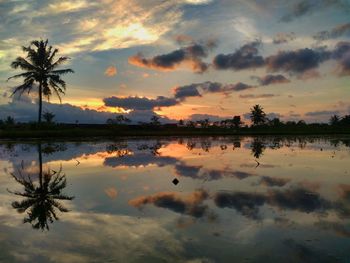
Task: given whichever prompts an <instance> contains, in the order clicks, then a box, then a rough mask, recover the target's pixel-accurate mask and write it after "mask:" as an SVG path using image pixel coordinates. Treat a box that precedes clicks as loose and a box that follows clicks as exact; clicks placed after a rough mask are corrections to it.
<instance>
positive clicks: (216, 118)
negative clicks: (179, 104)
mask: <svg viewBox="0 0 350 263" xmlns="http://www.w3.org/2000/svg"><path fill="white" fill-rule="evenodd" d="M228 118H232V117H231V116H218V115H211V114H200V113H196V114H191V115H190V116H189V117H188V119H189V120H191V121H199V120H204V119H208V120H210V121H222V120H225V119H228Z"/></svg>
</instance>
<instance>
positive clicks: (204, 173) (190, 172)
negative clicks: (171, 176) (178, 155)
mask: <svg viewBox="0 0 350 263" xmlns="http://www.w3.org/2000/svg"><path fill="white" fill-rule="evenodd" d="M175 172H176V174H177V175H178V176H184V177H190V178H192V179H201V180H206V181H212V180H219V179H222V178H237V179H239V180H243V179H245V178H247V177H251V176H256V175H255V174H252V173H248V172H244V171H229V170H227V169H225V170H214V169H204V168H203V167H202V166H194V165H187V164H184V163H180V164H177V165H175Z"/></svg>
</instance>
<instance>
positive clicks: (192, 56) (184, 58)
mask: <svg viewBox="0 0 350 263" xmlns="http://www.w3.org/2000/svg"><path fill="white" fill-rule="evenodd" d="M214 46H215V43H214V42H211V41H210V42H207V43H205V44H199V43H194V44H192V45H190V46H186V47H182V48H180V49H177V50H175V51H172V52H170V53H167V54H163V55H158V56H155V57H153V58H145V57H144V56H143V54H142V53H138V54H136V55H135V56H131V57H129V63H130V64H132V65H134V66H138V67H144V68H151V69H156V70H164V71H172V70H176V69H177V68H178V67H179V66H180V65H183V64H184V63H187V64H189V65H190V67H191V69H192V71H194V72H197V73H202V72H204V71H206V70H207V69H208V64H207V63H205V62H203V61H202V59H203V58H206V57H207V56H208V52H209V51H210V50H211V48H213V47H214Z"/></svg>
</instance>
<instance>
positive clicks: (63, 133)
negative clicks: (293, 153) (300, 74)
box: [0, 125, 350, 140]
mask: <svg viewBox="0 0 350 263" xmlns="http://www.w3.org/2000/svg"><path fill="white" fill-rule="evenodd" d="M344 135H350V127H332V126H320V127H312V126H305V127H253V128H252V127H251V128H245V127H244V128H240V129H234V128H212V127H210V128H188V127H177V128H174V127H172V128H168V127H143V126H135V127H128V126H107V125H101V126H100V127H98V126H96V125H77V126H73V125H69V126H67V125H57V126H56V125H55V126H41V127H29V126H28V125H21V126H18V127H10V128H5V129H0V140H9V139H10V140H11V139H16V140H27V139H56V138H57V139H79V138H81V139H89V138H97V139H99V138H111V139H113V138H118V137H120V138H125V137H136V138H137V137H188V136H198V137H199V136H211V137H216V136H344Z"/></svg>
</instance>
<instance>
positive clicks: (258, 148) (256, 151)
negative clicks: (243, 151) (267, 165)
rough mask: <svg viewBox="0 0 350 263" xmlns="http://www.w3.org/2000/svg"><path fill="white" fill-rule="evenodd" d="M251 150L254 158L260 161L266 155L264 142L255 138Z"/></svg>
mask: <svg viewBox="0 0 350 263" xmlns="http://www.w3.org/2000/svg"><path fill="white" fill-rule="evenodd" d="M250 148H251V151H252V154H253V156H254V157H255V158H256V159H259V158H260V156H261V155H262V154H263V153H264V150H265V145H264V143H263V142H262V141H260V140H258V139H257V138H254V140H253V142H252V144H251V146H250Z"/></svg>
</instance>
